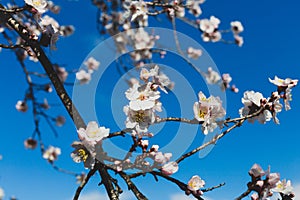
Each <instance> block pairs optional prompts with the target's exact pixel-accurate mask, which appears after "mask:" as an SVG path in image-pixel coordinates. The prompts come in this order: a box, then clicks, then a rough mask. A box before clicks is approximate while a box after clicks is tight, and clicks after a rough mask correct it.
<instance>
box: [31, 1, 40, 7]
mask: <svg viewBox="0 0 300 200" xmlns="http://www.w3.org/2000/svg"><path fill="white" fill-rule="evenodd" d="M32 3H33V5H34V6H41V5H42V2H41V1H40V0H35V1H32Z"/></svg>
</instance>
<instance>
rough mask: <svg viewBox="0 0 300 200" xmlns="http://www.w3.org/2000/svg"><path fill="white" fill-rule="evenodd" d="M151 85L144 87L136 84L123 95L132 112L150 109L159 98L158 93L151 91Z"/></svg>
mask: <svg viewBox="0 0 300 200" xmlns="http://www.w3.org/2000/svg"><path fill="white" fill-rule="evenodd" d="M150 86H151V83H150V84H147V85H146V86H144V87H141V86H140V85H138V84H135V85H133V87H131V88H129V89H128V90H127V91H126V92H125V95H126V97H127V99H128V100H130V103H129V107H130V109H132V110H134V111H138V110H147V109H152V108H153V107H154V106H155V104H156V101H157V100H158V99H159V98H160V92H159V91H154V90H152V89H151V87H150Z"/></svg>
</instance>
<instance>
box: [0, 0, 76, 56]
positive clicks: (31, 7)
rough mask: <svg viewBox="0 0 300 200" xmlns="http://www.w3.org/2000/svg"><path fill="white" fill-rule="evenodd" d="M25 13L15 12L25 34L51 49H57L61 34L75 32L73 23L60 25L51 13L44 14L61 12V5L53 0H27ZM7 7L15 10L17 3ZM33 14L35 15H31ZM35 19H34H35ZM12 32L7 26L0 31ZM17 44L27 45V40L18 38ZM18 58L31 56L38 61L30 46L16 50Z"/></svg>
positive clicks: (67, 34)
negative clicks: (49, 13)
mask: <svg viewBox="0 0 300 200" xmlns="http://www.w3.org/2000/svg"><path fill="white" fill-rule="evenodd" d="M24 2H25V6H24V10H25V11H24V13H23V12H16V13H14V17H15V19H16V20H17V21H18V23H20V24H21V25H23V26H24V27H26V30H25V29H24V30H23V33H24V34H27V35H29V38H30V39H32V40H36V41H38V42H39V43H40V44H41V45H42V46H44V47H50V49H51V50H55V49H56V42H57V40H58V38H59V36H65V37H67V36H70V35H72V34H73V32H74V27H73V26H72V25H66V26H63V25H60V24H59V23H58V22H57V21H56V20H55V19H54V18H53V17H50V16H49V15H44V13H45V12H47V11H50V12H52V13H54V14H58V13H59V12H60V7H59V6H58V5H55V4H54V3H53V2H52V1H46V0H25V1H24ZM6 7H7V9H12V10H14V9H15V8H16V6H15V5H12V4H7V6H6ZM28 12H29V13H28ZM29 14H31V15H32V16H33V17H29V16H30V15H29ZM33 19H34V20H33ZM4 30H5V31H7V32H10V31H12V30H11V29H10V28H8V27H6V26H3V27H2V26H1V27H0V32H3V31H4ZM15 41H16V45H24V46H25V47H26V45H27V44H26V43H25V41H23V39H21V37H17V38H16V40H15ZM16 54H17V56H18V59H19V60H22V61H24V60H25V59H26V58H28V57H29V60H32V61H34V62H37V61H38V59H37V56H36V55H35V54H34V53H33V51H32V50H31V49H30V48H20V49H17V52H16Z"/></svg>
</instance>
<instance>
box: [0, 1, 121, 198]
mask: <svg viewBox="0 0 300 200" xmlns="http://www.w3.org/2000/svg"><path fill="white" fill-rule="evenodd" d="M0 8H2V9H4V7H3V6H2V4H0ZM0 17H1V19H2V20H3V21H4V22H6V23H7V24H8V25H9V26H10V27H12V28H13V29H14V30H15V31H16V32H17V33H18V34H19V36H20V37H21V38H22V39H23V40H24V41H25V42H26V43H27V44H28V45H29V46H30V47H31V48H32V50H33V51H34V53H35V54H36V56H37V58H38V60H39V61H40V63H41V64H42V66H43V68H44V70H45V71H46V73H47V75H48V77H49V79H50V80H51V82H52V84H53V86H54V88H55V91H56V93H57V95H58V96H59V98H60V100H61V101H62V103H63V104H64V107H65V108H66V110H67V112H68V114H69V115H70V117H71V118H72V120H73V122H74V124H75V126H76V127H77V129H79V128H85V127H86V124H85V122H84V121H83V119H82V117H81V115H80V113H79V112H78V110H77V109H76V107H75V105H73V102H72V100H71V98H70V96H69V95H68V93H67V92H66V90H65V88H64V86H63V84H62V83H61V81H60V79H59V77H58V75H57V73H56V71H55V70H54V68H53V65H52V63H51V62H50V60H49V59H48V57H47V56H46V54H45V52H44V50H43V49H42V47H41V46H40V44H39V43H38V41H36V40H33V39H31V38H32V37H31V36H30V34H29V31H28V30H27V28H26V27H24V26H23V25H22V24H20V23H19V22H18V21H17V20H16V19H15V18H14V17H13V16H12V15H11V14H9V13H5V12H3V11H1V10H0ZM100 165H101V167H100V169H99V173H100V176H101V178H102V180H103V183H104V186H105V188H106V191H107V193H108V196H109V198H110V199H111V200H118V196H117V195H116V194H115V192H114V187H113V185H112V182H111V180H110V178H111V177H110V175H109V174H108V172H107V169H106V167H105V166H104V164H102V163H100Z"/></svg>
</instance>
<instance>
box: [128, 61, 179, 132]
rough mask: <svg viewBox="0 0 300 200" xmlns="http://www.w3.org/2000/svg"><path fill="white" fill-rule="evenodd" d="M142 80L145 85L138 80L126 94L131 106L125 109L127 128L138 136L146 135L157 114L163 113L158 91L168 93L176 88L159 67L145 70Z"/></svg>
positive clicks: (142, 73) (141, 76)
mask: <svg viewBox="0 0 300 200" xmlns="http://www.w3.org/2000/svg"><path fill="white" fill-rule="evenodd" d="M140 79H141V80H142V81H143V83H140V82H139V81H138V80H136V81H135V82H134V83H133V84H132V85H131V87H130V88H129V89H128V90H127V91H126V92H125V95H126V98H127V99H128V100H129V105H126V106H124V109H123V110H124V113H125V114H126V116H127V119H126V122H125V125H126V128H128V129H131V130H133V133H138V134H140V133H146V132H147V131H148V127H149V125H151V124H153V123H154V122H155V120H156V112H161V111H162V108H161V107H162V103H161V102H160V101H159V98H160V91H159V90H158V89H161V90H162V91H163V92H165V93H167V89H172V88H173V86H174V83H173V82H171V81H170V79H169V78H168V77H167V76H166V75H165V74H164V73H162V72H161V71H160V70H159V66H158V65H155V66H154V67H153V68H151V69H150V70H148V69H146V68H143V69H142V70H141V72H140Z"/></svg>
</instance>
